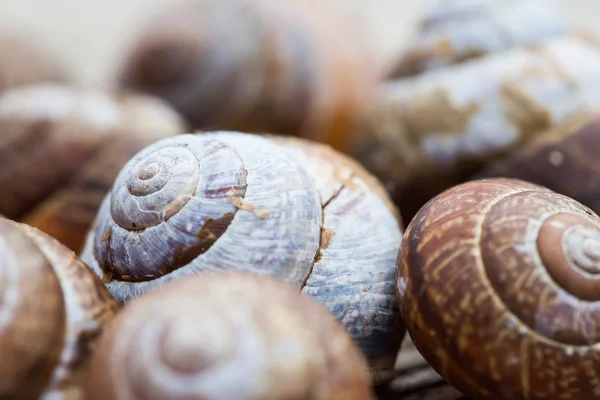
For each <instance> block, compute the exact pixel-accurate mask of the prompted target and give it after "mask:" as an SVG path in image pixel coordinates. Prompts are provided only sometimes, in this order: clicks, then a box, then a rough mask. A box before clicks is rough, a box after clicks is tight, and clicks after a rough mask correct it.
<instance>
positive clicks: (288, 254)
mask: <svg viewBox="0 0 600 400" xmlns="http://www.w3.org/2000/svg"><path fill="white" fill-rule="evenodd" d="M402 228H403V227H402V222H401V221H400V220H399V217H398V215H397V211H396V210H395V208H394V206H393V205H392V204H391V203H390V202H389V199H388V197H387V195H386V194H385V191H384V189H383V187H381V185H380V184H379V183H378V182H377V181H376V180H375V179H374V178H373V177H372V176H371V175H369V174H368V173H367V172H366V171H365V170H364V169H363V168H362V167H360V165H358V164H357V163H355V162H353V161H352V160H350V159H348V158H347V157H345V156H343V155H341V154H340V153H337V152H335V151H334V150H332V149H331V148H329V147H327V146H324V145H318V144H315V143H312V142H308V141H304V140H302V139H291V138H290V139H284V138H280V139H276V138H270V139H269V138H263V137H260V136H255V135H250V134H246V133H239V132H225V131H221V132H210V133H204V134H197V135H193V134H187V135H179V136H177V137H174V138H168V139H163V140H160V141H158V142H156V143H154V144H152V145H150V146H148V147H146V148H145V149H144V150H142V151H141V152H139V153H138V154H136V155H135V156H134V157H133V158H132V159H131V160H130V161H129V162H128V163H127V165H125V167H124V168H123V170H122V171H121V172H120V174H119V176H118V177H117V179H116V181H115V183H114V185H113V187H112V190H111V193H110V194H109V195H108V196H107V197H106V199H105V201H104V202H103V204H102V207H101V209H100V211H99V213H98V216H97V218H96V222H95V224H94V228H93V230H92V231H91V232H90V235H89V237H88V239H87V242H86V246H85V249H84V251H83V254H82V257H83V259H84V260H85V261H86V262H87V263H88V264H89V265H90V266H91V267H92V268H93V269H94V270H95V271H96V272H97V273H98V275H99V276H102V277H103V279H104V281H105V282H106V285H107V287H108V288H109V290H110V291H111V293H112V294H113V295H114V296H115V297H116V298H117V299H118V300H119V301H120V302H122V303H125V302H128V301H129V300H131V299H134V298H136V297H138V296H140V295H142V294H144V293H146V292H149V291H152V290H154V289H155V288H157V287H159V286H161V285H163V284H165V283H167V282H169V281H172V280H180V279H183V278H186V277H188V276H191V275H196V274H198V273H200V272H205V271H223V270H227V271H247V272H252V273H255V274H258V275H263V276H264V275H267V276H273V277H277V278H280V279H282V280H284V281H286V282H288V283H289V284H291V285H292V286H294V287H295V288H296V289H297V290H298V291H300V292H302V293H303V294H305V295H307V296H310V297H312V298H314V299H316V300H317V301H319V302H320V303H321V304H323V305H325V306H326V307H327V308H328V309H329V310H330V311H331V312H332V313H333V314H334V315H335V316H336V317H337V318H338V319H339V320H340V321H341V323H342V324H343V325H344V326H345V327H346V328H347V329H348V330H349V331H350V333H351V334H352V336H353V337H354V338H355V340H356V341H357V343H358V344H359V346H360V347H361V349H362V350H363V351H364V353H365V354H366V356H367V357H368V358H369V362H370V364H371V373H372V375H373V377H372V378H373V381H375V382H380V381H385V380H387V379H390V378H391V376H392V373H393V364H394V360H395V357H396V353H397V350H398V348H399V346H400V341H401V339H402V337H403V335H404V333H403V332H404V330H403V328H402V325H401V321H400V316H399V312H398V311H397V310H396V306H395V291H394V272H395V258H396V254H397V251H398V248H399V246H400V242H401V240H402V236H401V233H402Z"/></svg>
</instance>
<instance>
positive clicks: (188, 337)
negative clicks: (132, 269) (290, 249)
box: [87, 273, 372, 400]
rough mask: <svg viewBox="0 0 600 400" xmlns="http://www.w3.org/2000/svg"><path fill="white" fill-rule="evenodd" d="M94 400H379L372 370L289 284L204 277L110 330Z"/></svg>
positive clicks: (172, 287)
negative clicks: (372, 384)
mask: <svg viewBox="0 0 600 400" xmlns="http://www.w3.org/2000/svg"><path fill="white" fill-rule="evenodd" d="M97 349H98V351H96V352H95V353H94V356H93V360H92V363H91V371H90V375H89V377H90V379H89V382H88V385H87V387H88V388H89V390H88V394H89V396H90V397H89V398H90V399H92V400H93V399H103V400H113V399H115V400H116V399H144V400H153V399H156V400H159V399H168V400H178V399H182V400H183V399H186V400H192V399H198V400H200V399H202V400H229V399H238V400H261V399H272V400H278V399H281V400H283V399H307V400H308V399H315V400H316V399H322V400H334V399H340V400H341V399H344V400H367V399H372V395H371V393H370V389H369V383H370V382H369V380H368V375H367V374H366V361H365V359H364V358H363V356H362V355H361V354H360V352H359V351H358V349H357V348H356V347H355V345H354V343H353V342H352V339H351V338H350V336H349V335H348V333H347V332H346V331H345V330H344V329H343V328H342V327H341V325H339V323H338V322H337V321H336V320H335V319H334V318H333V317H332V316H331V315H330V314H329V313H328V312H327V311H326V310H325V309H324V308H322V307H321V306H320V305H318V304H317V303H316V302H313V301H312V300H310V299H308V298H306V297H304V296H300V295H299V294H298V293H297V292H295V291H294V290H293V288H292V287H290V286H288V285H286V284H284V283H283V282H280V281H276V280H273V279H266V278H265V277H258V276H255V275H250V274H240V273H219V274H201V275H199V276H196V277H193V278H191V279H189V280H186V281H179V282H173V283H171V284H169V285H166V286H164V287H162V288H160V289H159V290H156V291H155V292H153V293H150V294H148V295H146V296H144V297H141V298H139V299H136V300H134V301H133V302H131V303H130V304H129V305H128V307H126V308H125V309H124V311H123V313H121V315H119V316H118V317H117V318H115V319H114V320H113V321H111V323H110V324H109V325H108V326H107V328H106V329H105V332H104V334H103V336H102V338H101V339H100V341H99V343H98V347H97Z"/></svg>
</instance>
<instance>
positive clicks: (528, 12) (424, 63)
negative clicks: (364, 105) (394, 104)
mask: <svg viewBox="0 0 600 400" xmlns="http://www.w3.org/2000/svg"><path fill="white" fill-rule="evenodd" d="M568 33H570V32H569V30H568V27H567V24H566V21H565V18H564V12H563V10H561V9H560V8H559V7H557V5H556V3H555V2H554V1H550V0H520V1H514V0H463V1H447V0H436V1H430V3H429V5H428V9H427V10H426V13H425V15H424V17H423V19H422V22H421V26H420V30H419V32H418V35H416V38H415V40H414V42H415V43H414V44H413V45H412V46H411V47H410V49H408V50H407V51H406V52H405V53H404V54H402V56H401V58H400V59H399V60H398V61H397V62H396V63H395V64H394V65H393V66H392V68H391V70H390V72H389V73H388V79H399V78H405V77H409V76H414V75H418V74H421V73H426V72H431V71H438V70H441V69H443V68H446V67H448V66H450V65H454V64H460V63H463V62H468V61H471V60H474V59H476V58H479V57H484V56H486V55H488V54H492V53H498V52H502V51H505V50H509V49H512V48H516V47H522V46H533V45H537V44H540V43H542V42H544V41H547V40H550V39H554V38H557V37H560V36H563V35H566V34H568Z"/></svg>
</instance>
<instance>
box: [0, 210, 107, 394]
mask: <svg viewBox="0 0 600 400" xmlns="http://www.w3.org/2000/svg"><path fill="white" fill-rule="evenodd" d="M0 277H1V279H0V281H1V284H0V358H1V359H2V363H1V365H0V396H1V397H2V398H15V399H16V398H18V399H83V398H84V397H83V392H82V384H83V379H84V376H85V371H86V368H87V363H88V357H89V346H90V345H91V344H92V343H93V342H94V341H95V338H96V336H97V335H98V333H99V332H100V330H101V328H102V326H103V324H104V323H105V322H106V321H108V320H109V319H110V318H111V317H112V316H113V314H114V313H115V311H116V302H115V301H114V300H113V299H112V297H111V296H110V294H109V292H108V291H107V290H106V289H105V288H104V287H103V286H102V283H101V282H100V280H99V279H98V277H97V276H96V275H94V273H93V272H92V271H90V270H89V269H88V267H87V266H86V265H85V264H84V263H82V262H81V261H80V260H79V259H77V258H76V257H75V255H74V254H73V253H72V252H70V251H69V250H68V249H66V248H65V247H64V246H62V245H61V244H60V243H58V242H57V241H56V240H54V239H52V238H50V237H49V236H47V235H45V234H43V233H41V232H39V231H38V230H36V229H34V228H31V227H29V226H27V225H24V224H19V223H16V222H13V221H10V220H7V219H4V218H0Z"/></svg>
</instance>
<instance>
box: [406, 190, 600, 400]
mask: <svg viewBox="0 0 600 400" xmlns="http://www.w3.org/2000/svg"><path fill="white" fill-rule="evenodd" d="M599 248H600V218H598V216H597V215H595V214H593V213H592V212H591V210H589V209H588V208H586V207H585V206H583V205H581V204H579V203H578V202H576V201H574V200H572V199H571V198H568V197H566V196H563V195H561V194H557V193H555V192H552V191H550V190H548V189H545V188H543V187H540V186H537V185H533V184H530V183H526V182H524V181H518V180H508V179H491V180H481V181H474V182H470V183H467V184H463V185H459V186H457V187H455V188H453V189H450V190H448V191H447V192H445V193H443V194H441V195H439V196H438V197H436V198H435V199H433V200H431V201H430V202H429V203H428V204H427V205H426V206H425V207H424V208H423V209H422V210H421V211H420V212H419V213H418V214H417V216H416V217H415V219H414V220H413V222H411V225H410V226H409V228H408V229H407V233H406V236H405V243H404V244H403V247H402V250H401V252H400V255H399V277H398V290H399V293H400V306H401V308H402V311H403V315H405V322H406V324H407V328H408V331H409V333H410V334H411V337H412V338H413V339H414V340H415V343H416V345H417V347H418V348H419V349H420V350H421V351H422V352H423V353H424V354H426V355H427V357H426V358H427V359H428V361H429V362H430V363H432V365H434V367H435V368H436V369H437V370H438V372H440V373H441V374H442V375H444V377H445V378H446V379H448V380H449V381H450V382H451V383H453V384H455V385H456V386H457V387H458V388H460V389H461V391H463V392H465V393H467V394H470V395H473V396H480V397H482V398H492V397H493V396H492V395H494V396H499V397H493V398H500V399H509V398H514V397H513V396H518V397H524V398H530V399H541V398H547V397H553V398H558V397H560V398H565V399H575V398H593V395H592V393H596V391H597V390H598V385H596V384H594V383H591V382H592V380H593V379H594V378H593V377H594V376H595V373H593V372H591V371H590V369H589V368H592V369H593V368H595V367H592V365H597V361H595V359H596V357H597V349H596V346H597V344H598V343H600V304H599V303H598V300H600V296H599V295H598V288H599V287H600V286H598V285H599V284H600V275H598V268H597V265H598V260H599V255H600V253H599ZM417 293H419V295H417ZM417 296H418V298H417ZM419 313H422V315H419ZM550 364H552V365H555V366H556V368H553V370H552V371H554V372H552V374H553V375H552V376H553V377H552V379H550V375H549V374H551V372H550V371H549V370H548V369H544V368H538V366H539V367H541V366H542V365H550ZM588 366H589V368H588ZM478 382H481V384H479V385H478V384H477V383H478ZM553 382H564V385H555V384H553Z"/></svg>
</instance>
